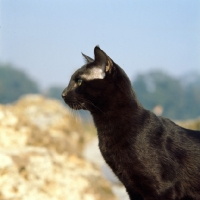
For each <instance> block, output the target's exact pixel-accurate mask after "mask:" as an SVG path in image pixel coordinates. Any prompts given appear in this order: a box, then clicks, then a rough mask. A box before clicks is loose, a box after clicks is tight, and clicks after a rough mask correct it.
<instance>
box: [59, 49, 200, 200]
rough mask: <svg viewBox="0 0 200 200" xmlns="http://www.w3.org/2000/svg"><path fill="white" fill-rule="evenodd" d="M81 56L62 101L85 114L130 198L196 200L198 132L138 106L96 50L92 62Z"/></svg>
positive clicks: (199, 197) (199, 198)
mask: <svg viewBox="0 0 200 200" xmlns="http://www.w3.org/2000/svg"><path fill="white" fill-rule="evenodd" d="M83 56H84V58H85V60H86V64H85V65H83V66H82V67H81V68H80V69H78V70H77V71H76V72H75V73H74V74H73V75H72V77H71V80H70V82H69V84H68V86H67V87H66V89H64V91H63V93H62V97H63V99H64V101H65V103H66V104H68V105H69V106H70V107H71V108H72V109H76V110H78V109H83V110H89V111H90V113H91V115H92V117H93V120H94V123H95V126H96V129H97V135H98V139H99V149H100V151H101V154H102V156H103V157H104V159H105V161H106V163H107V164H108V165H109V166H110V167H111V169H112V170H113V172H114V173H115V174H116V176H117V177H118V178H119V180H120V181H121V182H122V183H123V185H124V186H125V188H126V191H127V193H128V195H129V197H130V200H143V199H144V200H192V199H193V200H200V131H193V130H189V129H185V128H182V127H180V126H178V125H176V124H175V123H174V122H172V121H170V120H169V119H167V118H164V117H158V116H156V115H155V114H154V113H152V112H151V111H149V110H146V109H145V108H143V106H142V105H141V104H140V103H139V101H138V100H137V97H136V94H135V92H134V90H133V88H132V85H131V82H130V80H129V78H128V76H127V75H126V73H125V72H124V70H123V69H122V68H120V67H119V66H118V65H117V64H116V63H115V62H114V61H113V60H112V59H111V58H110V57H109V56H108V55H107V54H106V53H105V52H104V51H103V50H101V49H100V47H99V46H96V47H95V48H94V59H92V58H91V57H89V56H86V55H85V54H83ZM172 98H173V97H172Z"/></svg>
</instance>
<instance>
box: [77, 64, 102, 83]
mask: <svg viewBox="0 0 200 200" xmlns="http://www.w3.org/2000/svg"><path fill="white" fill-rule="evenodd" d="M74 77H75V78H76V77H79V78H82V79H85V80H94V79H104V77H105V72H104V70H103V68H102V67H101V66H91V65H89V66H88V65H84V66H83V67H81V68H80V69H78V70H77V71H76V72H75V75H74Z"/></svg>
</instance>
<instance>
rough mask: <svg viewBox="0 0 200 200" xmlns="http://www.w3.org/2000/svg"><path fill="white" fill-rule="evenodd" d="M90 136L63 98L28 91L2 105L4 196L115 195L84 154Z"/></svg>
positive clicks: (97, 199)
mask: <svg viewBox="0 0 200 200" xmlns="http://www.w3.org/2000/svg"><path fill="white" fill-rule="evenodd" d="M89 140H90V133H88V132H87V131H86V129H85V128H84V125H83V124H82V123H81V121H80V120H79V119H76V118H75V117H73V116H72V114H71V113H70V112H69V111H68V110H67V109H66V108H65V107H64V106H63V105H62V104H61V103H60V102H59V101H55V100H50V99H45V98H44V97H42V96H37V95H31V96H30V95H29V96H25V97H23V98H22V99H20V100H19V101H18V102H16V103H15V104H13V105H6V106H5V105H0V199H10V200H11V199H14V200H41V199H43V200H103V199H108V200H114V199H116V198H115V196H114V195H113V193H112V191H111V189H110V184H109V183H108V182H107V181H106V180H105V179H104V178H103V176H102V174H101V172H100V171H99V169H98V168H96V167H95V166H94V165H93V164H91V163H89V162H88V161H86V160H85V159H83V158H81V156H80V155H81V151H82V149H83V147H84V144H85V143H86V142H87V141H89Z"/></svg>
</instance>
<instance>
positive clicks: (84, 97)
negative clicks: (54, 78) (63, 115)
mask: <svg viewBox="0 0 200 200" xmlns="http://www.w3.org/2000/svg"><path fill="white" fill-rule="evenodd" d="M83 56H84V58H85V60H86V64H85V65H83V66H82V67H81V68H79V69H78V70H77V71H76V72H75V73H74V74H73V75H72V76H71V80H70V82H69V84H68V86H67V87H66V88H65V89H64V91H63V93H62V97H63V99H64V101H65V103H66V104H68V105H69V106H70V107H71V108H73V109H76V110H79V109H84V110H89V111H92V110H94V109H99V108H100V107H102V106H103V105H106V103H108V102H109V101H111V100H110V99H109V98H111V97H112V98H114V96H115V90H116V85H115V83H116V79H117V77H116V75H117V73H116V72H117V71H118V70H117V69H118V66H117V65H116V64H115V63H114V62H113V61H112V59H111V58H110V57H109V56H107V54H106V53H105V52H104V51H102V50H101V49H100V48H99V47H98V46H96V47H95V48H94V59H92V58H90V57H88V56H86V55H84V54H83Z"/></svg>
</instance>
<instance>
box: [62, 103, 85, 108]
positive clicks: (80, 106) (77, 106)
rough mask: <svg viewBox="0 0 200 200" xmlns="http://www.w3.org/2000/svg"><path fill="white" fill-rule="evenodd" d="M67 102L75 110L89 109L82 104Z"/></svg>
mask: <svg viewBox="0 0 200 200" xmlns="http://www.w3.org/2000/svg"><path fill="white" fill-rule="evenodd" d="M66 104H67V105H68V106H69V107H70V108H71V109H73V110H87V109H86V108H85V106H82V105H81V104H79V105H75V104H69V103H66Z"/></svg>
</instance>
